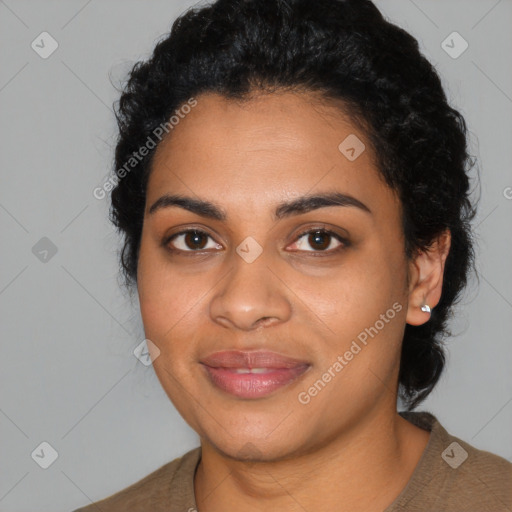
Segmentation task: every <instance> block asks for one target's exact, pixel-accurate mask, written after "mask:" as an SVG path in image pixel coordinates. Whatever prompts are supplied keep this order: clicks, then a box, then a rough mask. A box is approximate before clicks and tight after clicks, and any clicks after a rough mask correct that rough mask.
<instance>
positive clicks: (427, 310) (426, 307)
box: [421, 304, 431, 313]
mask: <svg viewBox="0 0 512 512" xmlns="http://www.w3.org/2000/svg"><path fill="white" fill-rule="evenodd" d="M421 311H424V312H425V313H430V311H431V309H430V306H429V305H428V304H424V305H423V306H421Z"/></svg>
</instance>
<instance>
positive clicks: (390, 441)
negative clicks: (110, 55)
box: [138, 92, 450, 512]
mask: <svg viewBox="0 0 512 512" xmlns="http://www.w3.org/2000/svg"><path fill="white" fill-rule="evenodd" d="M197 101H198V104H197V106H196V107H194V108H193V109H192V111H191V112H190V113H189V114H188V115H187V116H186V117H185V118H184V119H183V120H181V121H180V123H179V125H178V126H176V127H175V129H174V130H173V131H172V132H171V134H170V135H169V136H168V137H167V138H166V139H164V140H163V141H162V143H161V144H160V145H159V147H158V148H157V151H156V154H155V159H154V161H153V168H152V173H151V175H150V178H149V182H148V188H147V197H146V212H145V217H144V224H143V231H142V239H141V250H140V257H139V266H138V293H139V299H140V306H141V314H142V319H143V323H144V327H145V333H146V337H147V338H148V339H150V340H151V341H152V342H153V343H154V345H155V346H156V347H158V349H159V351H160V353H159V354H158V356H157V352H156V350H154V349H153V350H151V348H150V352H151V353H152V357H153V358H154V361H153V366H154V369H155V372H156V374H157V376H158V379H159V380H160V383H161V384H162V386H163V388H164V390H165V392H166V393H167V395H168V396H169V398H170V399H171V401H172V402H173V404H174V405H175V407H176V408H177V410H178V411H179V413H180V414H181V415H182V417H183V418H184V419H185V421H186V422H187V423H188V424H189V425H190V426H191V427H192V428H193V429H194V430H195V431H196V432H197V433H198V435H199V436H200V440H201V447H202V459H201V462H200V464H199V466H198V470H197V473H196V475H195V479H194V487H195V495H196V500H197V504H198V509H199V510H200V511H201V512H215V511H225V510H236V509H239V510H245V511H263V510H265V511H268V510H279V509H281V510H287V511H296V510H297V511H299V510H300V511H303V510H337V511H351V512H358V511H369V510H375V511H381V510H383V509H384V508H385V507H386V506H388V505H389V504H390V503H392V502H393V501H394V499H395V498H396V497H397V496H398V495H399V493H400V492H401V491H402V490H403V488H404V487H405V485H406V484H407V482H408V480H409V479H410V477H411V475H412V472H413V471H414V469H415V467H416V465H417V463H418V461H419V459H420V457H421V455H422V453H423V451H424V449H425V447H426V444H427V442H428V439H429V433H428V432H426V431H424V430H422V429H420V428H418V427H415V426H413V425H412V424H411V423H409V422H407V421H406V420H404V419H402V418H401V417H400V416H399V415H398V414H397V411H396V398H397V381H398V370H399V362H400V347H401V341H402V338H403V332H404V329H405V324H406V323H409V324H411V325H420V324H422V323H424V322H427V321H428V319H429V314H428V313H425V312H423V311H421V309H420V307H421V305H422V304H424V303H427V304H429V305H430V306H431V307H432V308H433V307H435V305H436V304H437V303H438V302H439V299H440V296H441V290H442V279H443V271H444V264H445V260H446V256H447V254H448V251H449V245H450V235H449V232H446V233H444V234H443V236H441V237H439V239H438V240H436V241H435V243H434V244H433V245H432V248H431V250H429V252H426V253H420V254H418V255H417V257H416V258H415V259H414V260H411V261H409V260H407V258H406V256H405V253H404V238H403V232H402V227H401V220H400V219H401V207H400V201H399V200H398V199H397V197H396V194H395V193H394V192H393V191H392V190H391V189H389V188H388V187H387V186H386V185H385V184H384V182H383V181H382V179H381V178H380V176H379V174H378V172H377V169H376V167H375V164H374V155H372V153H371V150H370V145H369V142H367V138H366V136H365V134H364V133H363V132H361V131H360V130H359V129H358V128H357V127H356V126H355V125H354V124H352V123H351V122H350V120H349V118H348V117H347V116H345V115H344V113H343V111H341V110H340V108H339V106H335V105H333V104H327V103H325V102H324V103H320V102H319V101H317V98H316V97H315V96H313V95H312V94H307V93H303V92H301V93H299V92H297V93H291V92H283V93H273V94H270V95H269V94H262V95H257V96H254V97H253V98H252V99H251V100H250V101H249V102H248V103H245V104H239V103H237V102H235V101H233V100H227V99H225V98H223V97H222V96H219V95H217V94H210V93H209V94H204V95H201V96H198V97H197ZM350 134H355V135H357V137H358V138H359V139H360V140H361V141H363V142H365V145H366V150H365V151H364V152H363V153H362V154H361V155H360V156H359V157H358V158H357V159H356V160H355V161H352V162H351V161H349V160H348V159H347V158H345V156H344V155H343V154H342V153H341V152H340V151H339V149H338V145H339V144H340V143H341V142H342V141H343V140H344V139H345V138H346V137H347V136H348V135H350ZM329 191H339V192H342V193H345V194H350V195H351V196H353V197H355V198H357V199H358V200H359V201H361V202H362V203H364V204H365V205H366V206H367V207H368V208H369V209H370V210H371V214H369V213H367V212H364V211H363V210H361V209H358V208H355V207H351V206H343V207H342V206H330V207H324V208H320V209H316V210H312V211H309V212H305V213H300V214H297V215H292V216H290V217H287V218H283V219H281V220H278V221H276V220H275V218H274V210H275V208H276V205H277V204H279V203H281V202H283V201H290V200H292V199H294V198H297V197H299V196H303V195H306V194H313V193H317V192H329ZM171 193H172V194H183V195H186V196H190V197H193V198H194V199H202V200H208V201H211V202H214V203H216V204H217V205H218V206H219V207H220V208H222V209H223V210H224V211H225V213H226V215H227V218H226V220H224V221H219V220H212V219H208V218H205V217H202V216H200V215H197V214H195V213H192V212H190V211H188V210H186V209H183V208H180V207H177V206H172V207H168V208H161V209H159V210H157V211H155V212H154V213H149V209H150V207H151V205H152V204H153V203H154V202H155V201H156V200H157V199H159V198H160V197H161V196H162V195H164V194H171ZM191 228H196V229H200V230H201V231H204V232H206V234H207V235H209V237H211V238H209V237H208V236H206V237H203V239H201V238H200V239H199V242H197V241H196V242H195V244H196V245H194V239H192V241H190V240H189V242H188V244H187V243H186V237H185V236H184V235H182V236H179V237H178V238H176V239H174V240H173V241H172V242H169V243H168V245H167V246H165V243H163V241H164V240H167V239H168V237H169V236H170V235H173V234H177V233H179V232H180V231H182V230H184V229H191ZM308 228H311V229H314V228H325V229H327V230H332V231H334V232H336V233H338V234H340V235H341V236H345V237H348V240H349V242H350V244H349V245H347V246H345V245H344V244H342V243H341V242H339V241H337V240H336V238H334V237H329V236H328V235H326V238H324V239H323V240H324V241H325V244H324V247H325V249H322V248H321V247H322V244H321V243H320V249H319V245H318V242H316V245H315V240H314V239H313V240H311V237H309V238H308V235H303V236H301V238H300V239H299V234H300V233H301V231H302V230H305V229H308ZM248 236H250V237H252V238H253V239H254V240H256V241H257V243H258V244H259V245H260V246H261V248H262V253H261V255H260V256H259V257H258V258H257V259H256V260H255V261H253V262H252V263H247V262H246V261H245V260H244V259H242V258H241V257H240V256H239V255H238V253H237V252H236V248H237V247H238V246H239V245H240V244H241V243H242V241H243V240H245V239H246V237H248ZM308 240H309V243H308ZM321 242H322V241H321ZM170 247H174V248H175V249H181V250H182V251H183V252H182V253H179V252H178V253H172V252H170V251H169V248H170ZM197 247H200V248H202V249H203V251H202V253H201V254H196V253H194V254H193V251H194V250H195V251H198V248H197ZM340 247H341V248H342V249H341V250H339V251H337V252H335V249H336V248H340ZM322 250H324V252H323V253H322ZM326 250H327V251H330V254H328V253H327V252H325V251H326ZM185 251H188V252H185ZM312 254H317V256H318V257H315V256H312ZM394 303H399V304H400V305H401V306H402V309H401V311H400V312H397V313H396V316H394V318H393V319H392V320H389V321H388V322H387V323H386V324H385V327H384V328H382V329H381V330H379V332H378V334H377V335H375V336H374V337H373V338H369V339H368V343H367V345H366V346H364V348H363V349H362V350H361V351H360V352H359V353H358V354H357V355H356V356H354V358H353V359H352V360H351V361H349V362H348V364H347V365H346V366H344V368H343V370H342V371H341V372H339V373H336V376H335V377H334V378H332V380H331V381H330V382H329V383H328V384H327V385H326V386H325V387H324V388H323V389H322V390H321V391H320V392H319V393H318V394H317V395H316V396H314V397H313V398H312V399H311V401H310V402H309V403H308V404H303V403H300V401H299V400H298V394H299V393H300V392H303V391H307V390H308V388H309V387H310V386H312V385H313V383H314V382H315V381H317V380H318V379H319V378H321V377H322V375H323V374H324V373H325V372H326V371H327V370H328V368H329V367H332V365H333V363H334V362H335V361H336V360H337V357H338V355H343V354H344V353H345V352H346V351H347V350H349V348H350V345H351V343H352V341H353V340H355V339H356V338H357V336H358V334H359V333H361V332H362V331H364V329H365V328H367V327H370V326H374V325H375V323H376V321H377V320H379V318H381V317H380V315H382V314H385V313H386V311H387V310H389V309H390V308H392V305H393V304H394ZM230 349H241V350H257V349H269V350H274V351H276V352H279V353H281V354H284V355H287V356H291V357H295V358H298V359H303V360H306V361H308V362H309V363H310V364H311V367H310V368H309V370H308V371H307V372H306V374H304V375H303V376H302V377H301V378H300V379H299V380H297V381H294V382H292V383H291V384H289V385H287V386H286V387H284V388H281V389H279V390H277V391H275V392H273V393H272V394H271V395H268V396H266V397H264V398H259V399H256V400H254V399H253V400H250V399H241V398H237V397H234V396H231V395H229V394H227V393H225V392H223V391H221V390H219V389H218V388H216V387H214V386H213V385H212V384H211V382H210V381H209V379H208V378H207V376H205V373H204V372H203V371H202V368H201V366H200V364H199V360H200V359H201V358H202V357H204V356H206V355H207V354H211V353H212V352H216V351H219V350H230Z"/></svg>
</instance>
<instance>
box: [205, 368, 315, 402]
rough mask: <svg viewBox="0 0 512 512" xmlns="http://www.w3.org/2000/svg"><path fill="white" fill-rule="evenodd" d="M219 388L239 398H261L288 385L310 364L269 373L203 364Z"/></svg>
mask: <svg viewBox="0 0 512 512" xmlns="http://www.w3.org/2000/svg"><path fill="white" fill-rule="evenodd" d="M202 366H203V367H204V368H205V369H206V371H207V372H208V375H209V376H210V380H211V381H212V382H213V384H214V385H215V386H217V387H218V388H219V389H222V390H223V391H225V392H226V393H229V394H231V395H234V396H237V397H239V398H261V397H264V396H267V395H269V394H270V393H272V392H273V391H275V390H276V389H279V388H282V387H283V386H286V385H287V384H289V383H290V382H292V381H294V380H295V379H297V378H298V377H300V376H301V375H302V374H304V373H305V372H306V370H307V369H308V368H309V365H304V366H298V367H296V368H275V369H269V371H268V372H267V373H235V372H234V371H232V370H230V369H228V368H213V367H211V366H206V365H204V364H203V365H202Z"/></svg>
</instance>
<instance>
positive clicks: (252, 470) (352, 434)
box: [194, 410, 429, 512]
mask: <svg viewBox="0 0 512 512" xmlns="http://www.w3.org/2000/svg"><path fill="white" fill-rule="evenodd" d="M428 439H429V433H428V432H426V431H424V430H422V429H420V428H418V427H415V426H414V425H412V424H411V423H409V422H407V421H406V420H404V419H403V418H401V417H400V416H399V415H398V414H397V413H396V410H394V411H392V413H391V414H390V413H388V414H387V415H384V416H383V415H382V414H378V415H374V416H372V417H366V418H365V420H364V421H363V422H359V423H357V424H356V425H354V426H353V427H352V428H350V430H348V431H344V432H343V433H341V434H339V435H337V436H336V437H335V438H333V439H331V440H328V441H326V442H325V443H324V444H323V445H321V446H318V445H316V446H315V447H314V450H313V449H312V450H310V451H307V452H302V453H301V454H298V455H296V456H294V457H291V458H288V459H286V460H283V459H280V460H277V461H270V462H267V461H265V462H260V461H257V462H246V461H239V460H233V459H232V458H229V457H226V456H224V455H223V454H222V453H220V452H219V451H218V450H217V449H216V448H215V447H213V446H212V445H211V444H210V443H208V442H207V441H206V440H204V439H202V440H201V448H202V456H201V462H200V464H199V466H198V469H197V473H196V477H195V481H194V486H195V495H196V502H197V505H198V508H199V509H200V510H201V512H203V511H204V512H217V511H225V510H233V509H234V508H235V507H239V508H240V509H241V510H244V511H247V512H259V511H265V512H267V511H268V510H276V509H278V507H279V508H281V509H282V510H288V511H292V512H295V511H301V512H303V511H304V510H319V509H324V510H337V511H340V512H345V511H347V512H348V511H350V512H363V511H366V512H367V511H369V510H375V511H379V512H380V511H382V510H384V509H385V508H386V507H387V506H389V505H390V504H391V503H392V502H393V501H394V500H395V498H396V497H397V496H398V495H399V494H400V492H401V491H402V489H403V488H404V487H405V485H406V484H407V482H408V481H409V479H410V477H411V475H412V473H413V471H414V469H415V467H416V465H417V463H418V461H419V459H420V458H421V455H422V454H423V452H424V449H425V447H426V444H427V442H428Z"/></svg>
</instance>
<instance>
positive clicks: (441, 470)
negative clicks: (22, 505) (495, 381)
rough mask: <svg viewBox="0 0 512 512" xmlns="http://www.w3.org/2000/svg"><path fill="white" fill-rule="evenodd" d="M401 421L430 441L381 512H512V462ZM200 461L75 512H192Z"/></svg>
mask: <svg viewBox="0 0 512 512" xmlns="http://www.w3.org/2000/svg"><path fill="white" fill-rule="evenodd" d="M400 415H401V416H403V417H404V418H405V419H407V420H408V421H410V422H411V423H414V424H415V425H417V426H418V427H420V428H423V429H425V430H428V431H430V432H431V435H430V439H429V441H428V444H427V446H426V448H425V451H424V452H423V455H422V457H421V459H420V461H419V463H418V465H417V466H416V469H415V470H414V472H413V474H412V476H411V478H410V480H409V482H408V483H407V485H406V486H405V488H404V489H403V490H402V492H401V493H400V494H399V496H397V498H396V499H395V500H394V501H393V503H392V504H391V505H390V506H389V507H387V508H386V509H385V510H384V511H382V512H402V511H403V512H405V511H407V512H512V464H511V463H510V462H508V461H507V460H506V459H504V458H502V457H499V456H498V455H494V454H492V453H489V452H486V451H483V450H478V449H476V448H474V447H472V446H471V445H469V444H467V443H466V442H464V441H462V440H460V439H458V438H457V437H454V436H452V435H450V434H448V432H447V431H446V430H445V429H444V428H443V427H442V426H441V424H440V423H439V422H438V421H437V419H436V417H435V416H433V415H432V414H430V413H428V412H401V413H400ZM200 458H201V448H200V447H198V448H195V449H193V450H191V451H189V452H187V453H186V454H185V455H183V456H182V457H179V458H177V459H174V460H173V461H171V462H168V463H167V464H165V465H163V466H161V467H160V468H159V469H157V470H156V471H154V472H153V473H151V474H149V475H148V476H146V477H144V478H142V479H141V480H139V481H138V482H136V483H134V484H132V485H131V486H129V487H127V488H126V489H124V490H122V491H120V492H118V493H116V494H113V495H111V496H109V497H107V498H105V499H103V500H101V501H97V502H95V503H93V504H91V505H88V506H86V507H83V508H79V509H76V510H74V511H73V512H196V511H197V507H196V501H195V497H194V474H195V470H196V468H197V465H198V463H199V461H200ZM199 512H201V511H200V510H199Z"/></svg>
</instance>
